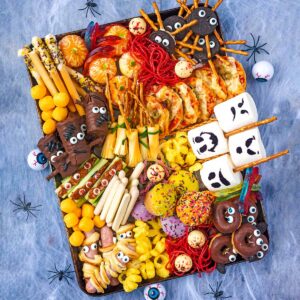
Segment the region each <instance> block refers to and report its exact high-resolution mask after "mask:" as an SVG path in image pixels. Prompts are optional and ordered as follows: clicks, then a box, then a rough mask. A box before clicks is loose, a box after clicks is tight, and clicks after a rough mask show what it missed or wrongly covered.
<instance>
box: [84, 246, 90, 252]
mask: <svg viewBox="0 0 300 300" xmlns="http://www.w3.org/2000/svg"><path fill="white" fill-rule="evenodd" d="M89 250H90V249H89V247H88V246H84V247H83V248H82V251H83V252H84V253H88V252H89Z"/></svg>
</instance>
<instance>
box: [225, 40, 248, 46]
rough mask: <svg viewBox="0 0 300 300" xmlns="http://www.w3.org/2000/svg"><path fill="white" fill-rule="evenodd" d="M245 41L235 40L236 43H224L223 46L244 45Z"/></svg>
mask: <svg viewBox="0 0 300 300" xmlns="http://www.w3.org/2000/svg"><path fill="white" fill-rule="evenodd" d="M246 43H247V41H245V40H237V41H225V42H224V45H244V44H246Z"/></svg>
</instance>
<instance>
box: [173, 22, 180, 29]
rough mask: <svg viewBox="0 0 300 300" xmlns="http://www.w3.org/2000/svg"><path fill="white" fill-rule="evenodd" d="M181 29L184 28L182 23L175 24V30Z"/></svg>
mask: <svg viewBox="0 0 300 300" xmlns="http://www.w3.org/2000/svg"><path fill="white" fill-rule="evenodd" d="M181 27H182V25H181V23H180V22H176V23H175V24H174V28H175V29H179V28H181Z"/></svg>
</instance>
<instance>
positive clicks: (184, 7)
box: [176, 0, 191, 15]
mask: <svg viewBox="0 0 300 300" xmlns="http://www.w3.org/2000/svg"><path fill="white" fill-rule="evenodd" d="M176 1H177V3H178V4H179V5H180V7H182V8H183V9H184V10H185V11H186V12H187V13H188V15H189V14H190V13H191V11H190V9H189V8H188V7H187V6H186V4H185V3H186V1H185V2H182V1H180V0H176Z"/></svg>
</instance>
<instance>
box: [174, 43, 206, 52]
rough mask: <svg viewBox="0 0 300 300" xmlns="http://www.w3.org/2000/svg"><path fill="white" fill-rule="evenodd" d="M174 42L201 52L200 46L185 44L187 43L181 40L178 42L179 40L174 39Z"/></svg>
mask: <svg viewBox="0 0 300 300" xmlns="http://www.w3.org/2000/svg"><path fill="white" fill-rule="evenodd" d="M176 44H178V45H180V46H183V47H186V48H190V49H193V50H197V51H199V52H202V51H203V48H200V47H197V46H195V45H190V44H187V43H183V42H180V41H176Z"/></svg>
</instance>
